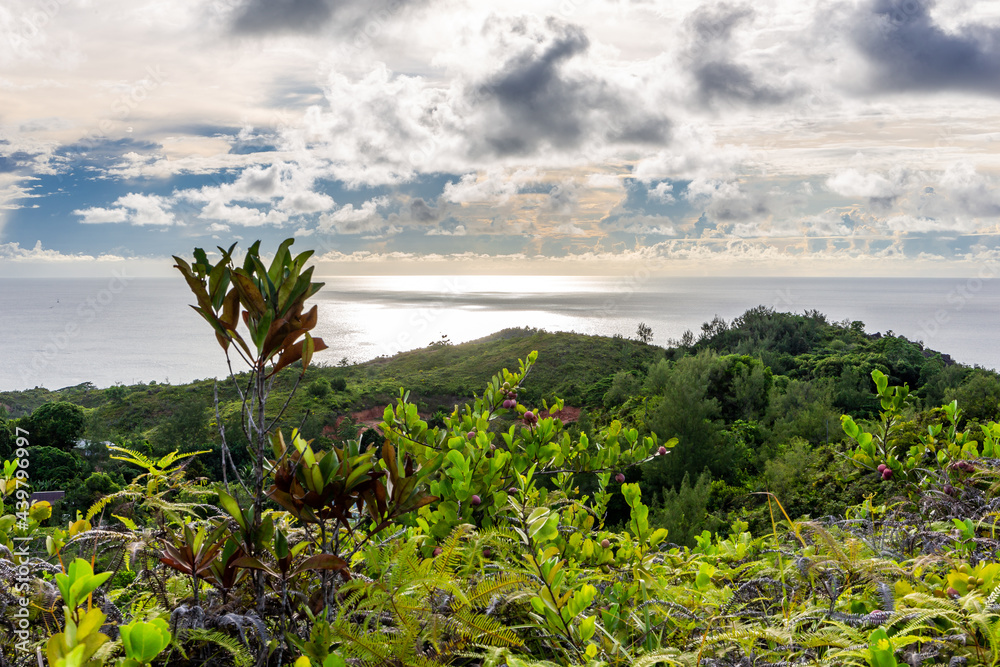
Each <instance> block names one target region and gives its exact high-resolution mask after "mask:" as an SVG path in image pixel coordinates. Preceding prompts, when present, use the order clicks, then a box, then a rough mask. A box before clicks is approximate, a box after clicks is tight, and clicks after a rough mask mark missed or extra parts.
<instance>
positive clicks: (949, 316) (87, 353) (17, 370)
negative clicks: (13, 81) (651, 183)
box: [0, 276, 1000, 391]
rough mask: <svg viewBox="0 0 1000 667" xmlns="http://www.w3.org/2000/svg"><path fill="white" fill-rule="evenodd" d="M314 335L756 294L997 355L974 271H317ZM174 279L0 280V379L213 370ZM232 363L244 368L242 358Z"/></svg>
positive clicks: (617, 322) (458, 334) (102, 382)
mask: <svg viewBox="0 0 1000 667" xmlns="http://www.w3.org/2000/svg"><path fill="white" fill-rule="evenodd" d="M321 280H323V281H324V282H326V286H325V287H324V288H323V289H322V290H321V291H320V292H319V293H318V294H317V295H316V296H314V297H313V300H314V302H315V303H317V304H319V324H318V325H317V328H316V331H315V333H316V335H318V336H321V337H323V338H324V340H325V341H326V343H327V344H328V345H329V346H330V349H329V350H326V351H324V352H322V353H320V354H318V355H317V356H316V361H317V362H321V363H324V364H327V365H336V364H337V363H339V362H340V361H341V360H342V359H347V360H348V361H349V362H358V361H365V360H368V359H372V358H375V357H378V356H381V355H392V354H394V353H396V352H399V351H403V350H410V349H414V348H419V347H424V346H426V345H428V344H430V343H432V342H435V341H440V340H442V338H443V337H447V339H448V340H450V341H451V342H452V343H460V342H464V341H469V340H474V339H477V338H481V337H483V336H486V335H488V334H490V333H493V332H495V331H499V330H500V329H504V328H508V327H524V326H529V327H537V328H541V329H545V330H547V331H575V332H578V333H586V334H599V335H605V336H611V335H614V334H620V335H622V336H626V337H635V331H636V327H637V326H638V324H639V323H640V322H645V323H646V324H647V325H649V326H650V327H651V328H652V330H653V342H654V343H655V344H658V345H667V344H668V341H669V340H671V339H677V338H680V336H681V335H682V334H683V333H684V331H685V330H687V329H690V330H692V331H693V332H695V334H697V333H698V331H699V330H700V327H701V324H702V323H703V322H706V321H708V320H711V319H712V318H713V317H714V316H716V315H718V316H720V317H722V318H724V319H726V320H731V319H732V318H734V317H736V316H738V315H740V314H741V313H743V312H744V311H746V310H747V309H749V308H752V307H755V306H758V305H764V306H769V307H772V308H774V309H776V310H779V311H790V312H797V313H801V312H803V311H805V310H814V309H815V310H818V311H820V312H822V313H825V314H826V315H827V316H828V318H829V319H830V320H831V321H841V320H844V319H848V320H861V321H863V322H864V323H865V325H866V330H867V331H868V332H875V331H880V332H883V333H885V332H887V331H890V330H891V331H894V332H895V333H896V334H899V335H903V336H906V337H907V338H910V339H912V340H921V341H923V342H924V344H925V345H926V346H927V347H930V348H932V349H935V350H938V351H940V352H944V353H947V354H950V355H951V356H952V357H953V358H954V359H955V360H956V361H960V362H962V363H966V364H970V365H971V364H976V365H980V366H984V367H987V368H994V369H996V368H998V367H1000V345H997V343H996V341H995V340H994V336H995V332H996V329H997V326H998V324H1000V281H996V280H989V279H987V280H979V279H976V278H972V279H964V278H799V277H795V278H759V277H753V278H741V277H736V278H722V277H718V278H704V277H698V278H693V277H692V278H677V277H647V276H631V277H606V276H601V277H590V276H541V277H532V276H375V277H371V276H368V277H354V276H352V277H340V276H329V277H325V278H322V279H321ZM190 303H193V298H192V296H191V294H190V292H189V291H188V289H187V286H186V284H185V283H184V281H183V280H182V279H180V278H179V277H178V278H130V279H127V280H122V279H119V278H93V279H76V278H74V279H65V278H51V279H33V278H32V279H29V278H24V279H0V312H2V313H3V315H2V318H0V341H2V346H3V353H2V355H0V390H4V391H6V390H15V389H28V388H32V387H35V386H42V387H47V388H49V389H59V388H62V387H68V386H73V385H76V384H79V383H81V382H93V383H94V384H95V385H97V386H99V387H107V386H110V385H112V384H115V383H124V384H136V383H139V382H146V383H148V382H150V381H156V382H168V383H174V384H177V383H182V382H189V381H191V380H195V379H201V378H210V377H224V376H225V375H226V373H227V368H226V363H225V356H224V354H223V352H222V350H221V348H219V346H218V344H217V343H216V341H215V336H214V335H213V333H212V330H211V328H210V327H209V325H208V324H207V323H206V322H205V321H204V320H202V319H201V317H200V316H199V315H198V314H197V313H195V312H194V311H193V310H192V309H191V308H190V307H188V305H187V304H190ZM238 362H239V360H238V359H235V360H234V367H235V368H237V369H238V370H242V366H238V365H236V364H237V363H238Z"/></svg>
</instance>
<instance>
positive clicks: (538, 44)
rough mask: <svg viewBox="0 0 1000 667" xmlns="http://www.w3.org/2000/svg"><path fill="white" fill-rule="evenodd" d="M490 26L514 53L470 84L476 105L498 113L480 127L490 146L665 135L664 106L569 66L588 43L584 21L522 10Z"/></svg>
mask: <svg viewBox="0 0 1000 667" xmlns="http://www.w3.org/2000/svg"><path fill="white" fill-rule="evenodd" d="M492 29H493V30H496V32H495V33H494V34H492V35H490V36H491V37H492V38H493V39H495V40H496V41H497V42H499V43H500V44H503V45H504V46H510V47H512V51H513V52H512V53H511V54H510V55H509V56H507V57H506V59H505V60H504V61H503V62H502V64H501V65H500V67H499V68H497V69H496V71H494V72H493V73H492V74H490V75H488V76H487V77H485V80H483V81H480V82H478V83H476V84H473V85H472V86H470V90H469V91H468V92H469V97H470V98H471V100H472V101H473V103H474V104H477V105H480V104H481V105H483V106H484V107H485V108H487V109H489V108H491V107H492V108H493V110H494V111H496V112H498V113H494V114H491V115H490V118H489V120H488V123H487V125H486V127H484V128H483V132H484V135H485V141H486V143H487V144H488V149H489V152H491V153H496V154H500V155H517V154H528V153H533V152H535V151H537V150H538V149H540V148H543V147H545V146H550V147H555V148H575V147H578V146H579V145H580V144H581V143H583V141H584V140H585V139H587V138H589V137H593V136H595V135H597V136H599V137H600V138H601V139H603V140H604V141H609V142H612V143H663V142H665V141H666V139H667V136H668V134H669V128H670V121H669V120H668V119H667V118H666V117H665V116H663V115H662V113H660V112H658V111H653V110H647V109H643V108H642V105H641V102H640V101H637V100H634V99H632V98H631V96H630V95H629V94H628V92H627V91H625V90H623V89H621V88H620V87H618V86H616V85H615V84H614V83H613V82H610V81H607V80H605V79H603V78H601V77H599V76H597V75H594V74H590V73H584V72H580V71H573V70H572V68H570V67H569V65H570V64H571V61H572V60H573V59H574V58H578V57H580V56H583V55H584V54H585V53H586V51H587V50H588V48H589V47H590V40H589V39H588V38H587V35H586V33H585V32H584V31H583V29H582V28H580V27H578V26H575V25H571V24H568V23H565V22H562V21H559V20H557V19H554V18H552V17H550V18H548V19H546V20H545V21H544V23H541V22H539V21H537V20H532V19H530V18H525V17H521V18H513V19H507V20H504V21H499V20H498V21H497V22H496V24H495V25H494V26H493V27H492Z"/></svg>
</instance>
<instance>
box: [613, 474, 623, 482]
mask: <svg viewBox="0 0 1000 667" xmlns="http://www.w3.org/2000/svg"><path fill="white" fill-rule="evenodd" d="M615 481H616V482H618V483H619V484H624V483H625V475H623V474H621V473H618V474H617V475H615Z"/></svg>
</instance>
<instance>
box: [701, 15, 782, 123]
mask: <svg viewBox="0 0 1000 667" xmlns="http://www.w3.org/2000/svg"><path fill="white" fill-rule="evenodd" d="M753 17H754V10H753V8H752V7H750V6H749V5H732V4H729V3H725V2H723V3H720V4H717V5H712V6H704V7H700V8H699V9H697V10H696V11H695V12H694V13H693V14H691V16H689V17H688V19H687V22H686V25H687V29H688V34H689V40H690V41H689V44H688V47H687V49H686V50H685V51H684V53H683V54H682V57H683V59H684V61H685V64H686V66H687V69H688V71H689V72H690V73H691V75H692V76H693V77H694V80H695V85H696V87H697V97H698V101H699V102H700V103H701V104H702V105H703V106H712V105H714V104H717V103H718V102H738V103H742V104H750V105H755V106H757V105H767V104H777V103H780V102H784V101H786V100H788V99H790V98H791V97H793V96H794V95H795V91H794V90H788V89H785V88H782V87H778V86H774V85H771V84H768V83H766V82H764V81H763V80H762V79H761V77H760V76H759V75H758V74H756V73H754V71H753V70H751V69H750V67H748V66H747V65H745V64H742V63H739V62H736V60H735V57H734V53H733V51H734V50H735V47H734V46H733V44H732V38H733V33H734V31H735V30H736V29H737V28H738V27H740V25H741V24H744V23H749V22H750V21H752V20H753Z"/></svg>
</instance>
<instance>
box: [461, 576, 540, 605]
mask: <svg viewBox="0 0 1000 667" xmlns="http://www.w3.org/2000/svg"><path fill="white" fill-rule="evenodd" d="M529 581H530V580H529V579H528V578H527V577H525V576H524V575H520V574H511V573H504V574H499V575H496V576H494V577H488V578H486V579H483V580H482V581H480V582H479V583H478V584H476V587H475V588H473V589H472V592H471V593H470V594H469V604H470V605H472V606H473V607H483V606H485V603H488V602H489V600H490V599H491V598H492V597H493V596H495V595H505V594H506V593H508V592H510V591H511V590H512V589H516V588H520V587H522V586H525V585H527V583H528V582H529Z"/></svg>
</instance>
